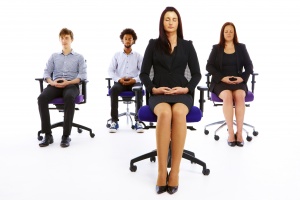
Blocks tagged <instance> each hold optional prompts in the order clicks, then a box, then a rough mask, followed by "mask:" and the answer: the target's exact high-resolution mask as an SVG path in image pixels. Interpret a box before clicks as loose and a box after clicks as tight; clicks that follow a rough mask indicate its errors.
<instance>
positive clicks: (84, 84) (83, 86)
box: [79, 80, 89, 104]
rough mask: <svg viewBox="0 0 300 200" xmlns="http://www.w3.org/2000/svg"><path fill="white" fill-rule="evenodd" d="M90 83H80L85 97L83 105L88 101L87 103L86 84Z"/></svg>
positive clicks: (86, 81)
mask: <svg viewBox="0 0 300 200" xmlns="http://www.w3.org/2000/svg"><path fill="white" fill-rule="evenodd" d="M88 82H89V81H88V80H81V81H80V83H79V84H80V85H81V94H82V95H83V99H84V101H83V102H81V104H82V103H86V101H87V91H86V90H87V89H86V84H87V83H88Z"/></svg>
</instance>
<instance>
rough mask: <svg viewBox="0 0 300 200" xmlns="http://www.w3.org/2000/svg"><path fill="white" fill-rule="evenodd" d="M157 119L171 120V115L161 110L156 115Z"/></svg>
mask: <svg viewBox="0 0 300 200" xmlns="http://www.w3.org/2000/svg"><path fill="white" fill-rule="evenodd" d="M157 117H158V118H159V119H170V120H171V118H172V113H171V112H170V111H168V110H163V111H161V112H159V113H158V115H157Z"/></svg>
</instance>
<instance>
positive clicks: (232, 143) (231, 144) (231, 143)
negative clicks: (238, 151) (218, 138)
mask: <svg viewBox="0 0 300 200" xmlns="http://www.w3.org/2000/svg"><path fill="white" fill-rule="evenodd" d="M234 139H235V140H234V141H233V142H229V141H228V139H227V144H228V145H229V146H231V147H235V145H236V135H235V134H234Z"/></svg>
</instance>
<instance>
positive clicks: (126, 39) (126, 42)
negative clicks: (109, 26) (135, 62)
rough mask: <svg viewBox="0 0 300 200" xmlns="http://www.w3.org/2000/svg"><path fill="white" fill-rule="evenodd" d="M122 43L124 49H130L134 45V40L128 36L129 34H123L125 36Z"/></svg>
mask: <svg viewBox="0 0 300 200" xmlns="http://www.w3.org/2000/svg"><path fill="white" fill-rule="evenodd" d="M122 42H123V44H124V46H125V47H126V48H130V47H131V46H132V45H133V43H134V40H133V37H132V35H130V34H125V35H124V36H123V40H122Z"/></svg>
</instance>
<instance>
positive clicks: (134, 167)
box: [129, 165, 137, 172]
mask: <svg viewBox="0 0 300 200" xmlns="http://www.w3.org/2000/svg"><path fill="white" fill-rule="evenodd" d="M129 170H130V171H131V172H135V171H136V170H137V166H136V165H132V166H130V167H129Z"/></svg>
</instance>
